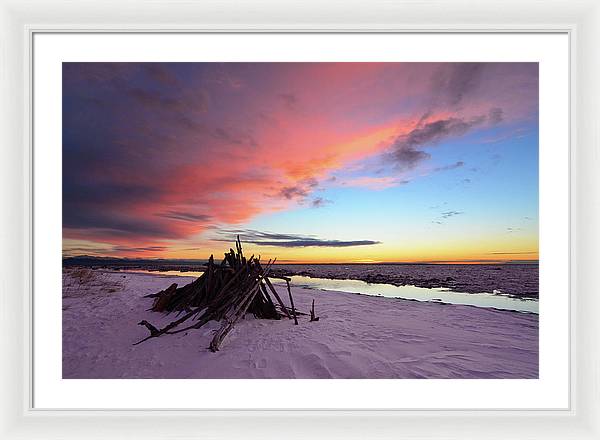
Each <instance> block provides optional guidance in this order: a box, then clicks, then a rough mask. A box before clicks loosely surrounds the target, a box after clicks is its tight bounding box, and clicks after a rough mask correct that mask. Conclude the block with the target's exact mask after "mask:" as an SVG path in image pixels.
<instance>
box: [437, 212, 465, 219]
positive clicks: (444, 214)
mask: <svg viewBox="0 0 600 440" xmlns="http://www.w3.org/2000/svg"><path fill="white" fill-rule="evenodd" d="M460 214H464V212H462V211H446V212H442V214H441V217H442V218H450V217H454V216H455V215H460Z"/></svg>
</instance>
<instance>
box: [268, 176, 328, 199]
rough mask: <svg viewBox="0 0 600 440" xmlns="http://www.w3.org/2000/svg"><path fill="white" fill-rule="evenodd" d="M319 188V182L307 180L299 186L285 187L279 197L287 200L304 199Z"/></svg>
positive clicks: (311, 179) (313, 179) (312, 179)
mask: <svg viewBox="0 0 600 440" xmlns="http://www.w3.org/2000/svg"><path fill="white" fill-rule="evenodd" d="M317 186H319V182H318V181H317V179H315V178H312V177H310V178H307V179H304V180H301V181H300V182H299V183H298V184H297V185H293V186H286V187H283V188H282V189H281V190H280V191H279V192H278V195H279V196H280V197H283V198H284V199H287V200H292V199H304V198H306V197H307V196H308V195H309V194H310V192H311V191H312V190H314V189H315V188H316V187H317Z"/></svg>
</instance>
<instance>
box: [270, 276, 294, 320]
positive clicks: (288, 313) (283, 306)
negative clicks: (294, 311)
mask: <svg viewBox="0 0 600 440" xmlns="http://www.w3.org/2000/svg"><path fill="white" fill-rule="evenodd" d="M265 284H266V285H267V286H268V287H269V289H270V290H271V292H272V293H273V296H274V297H275V299H276V300H277V302H278V303H279V305H280V306H281V310H283V313H285V316H287V317H288V318H289V319H292V316H291V315H290V312H288V311H287V308H286V307H285V304H283V301H282V300H281V298H280V297H279V295H278V294H277V291H276V290H275V287H273V284H271V281H270V280H269V278H265Z"/></svg>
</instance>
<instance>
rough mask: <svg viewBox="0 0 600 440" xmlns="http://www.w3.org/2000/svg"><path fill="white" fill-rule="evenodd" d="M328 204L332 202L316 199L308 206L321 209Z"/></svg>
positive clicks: (320, 198) (321, 198)
mask: <svg viewBox="0 0 600 440" xmlns="http://www.w3.org/2000/svg"><path fill="white" fill-rule="evenodd" d="M330 203H333V202H332V201H331V200H327V199H324V198H323V197H316V198H314V199H313V200H312V201H311V202H310V206H311V207H313V208H322V207H324V206H325V205H329V204H330Z"/></svg>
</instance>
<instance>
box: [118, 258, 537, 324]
mask: <svg viewBox="0 0 600 440" xmlns="http://www.w3.org/2000/svg"><path fill="white" fill-rule="evenodd" d="M122 272H129V273H146V274H151V275H162V276H179V277H194V278H197V277H199V276H200V275H201V274H202V273H203V272H192V271H189V272H180V271H178V270H167V271H160V272H159V271H149V270H142V269H131V270H123V271H122ZM291 279H292V282H291V284H292V285H293V286H295V287H307V288H310V289H316V290H324V291H339V292H349V293H360V294H363V295H370V296H383V297H386V298H402V299H412V300H417V301H430V302H443V303H449V304H464V305H471V306H477V307H487V308H496V309H501V310H514V311H519V312H529V313H536V314H538V313H539V302H538V301H537V300H534V299H520V298H514V297H510V296H508V295H502V294H493V293H461V292H454V291H451V290H449V289H447V288H426V287H415V286H394V285H393V284H379V283H377V284H375V283H367V282H365V281H360V280H332V279H329V278H312V277H306V276H301V275H293V276H292V277H291ZM275 284H279V283H275Z"/></svg>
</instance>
